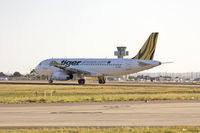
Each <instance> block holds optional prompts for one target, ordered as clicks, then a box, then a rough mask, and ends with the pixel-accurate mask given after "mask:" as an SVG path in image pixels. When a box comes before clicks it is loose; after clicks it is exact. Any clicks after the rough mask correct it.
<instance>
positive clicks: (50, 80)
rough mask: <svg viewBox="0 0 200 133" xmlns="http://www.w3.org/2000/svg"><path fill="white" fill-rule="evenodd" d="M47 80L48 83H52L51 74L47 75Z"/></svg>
mask: <svg viewBox="0 0 200 133" xmlns="http://www.w3.org/2000/svg"><path fill="white" fill-rule="evenodd" d="M48 82H49V84H52V83H53V79H52V77H51V76H48Z"/></svg>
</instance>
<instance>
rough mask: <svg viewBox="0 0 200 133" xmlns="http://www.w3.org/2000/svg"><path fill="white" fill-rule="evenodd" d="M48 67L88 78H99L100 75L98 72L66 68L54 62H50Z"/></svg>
mask: <svg viewBox="0 0 200 133" xmlns="http://www.w3.org/2000/svg"><path fill="white" fill-rule="evenodd" d="M50 65H52V66H55V67H57V68H60V69H62V70H64V71H67V72H69V73H77V74H83V75H88V76H101V74H100V73H98V72H93V71H88V70H83V69H78V68H71V67H67V66H64V65H61V64H60V63H58V62H56V61H52V62H51V63H50Z"/></svg>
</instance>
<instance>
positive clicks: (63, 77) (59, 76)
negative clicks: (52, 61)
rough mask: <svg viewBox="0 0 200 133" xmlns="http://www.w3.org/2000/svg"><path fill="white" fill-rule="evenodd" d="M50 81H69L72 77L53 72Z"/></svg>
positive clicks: (64, 73)
mask: <svg viewBox="0 0 200 133" xmlns="http://www.w3.org/2000/svg"><path fill="white" fill-rule="evenodd" d="M52 79H53V80H70V79H73V75H72V74H68V73H66V72H54V73H53V74H52Z"/></svg>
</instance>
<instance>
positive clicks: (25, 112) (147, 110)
mask: <svg viewBox="0 0 200 133" xmlns="http://www.w3.org/2000/svg"><path fill="white" fill-rule="evenodd" d="M179 125H193V126H197V125H198V126H199V125H200V101H187V100H183V101H153V102H149V103H145V102H143V101H140V102H102V103H99V102H92V103H40V104H1V105H0V127H16V126H21V127H23V126H24V127H25V126H26V127H27V126H28V127H31V126H46V127H50V126H59V127H61V126H65V127H67V126H70V127H71V126H99V127H101V126H102V127H107V126H108V127H112V126H179Z"/></svg>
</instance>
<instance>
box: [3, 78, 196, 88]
mask: <svg viewBox="0 0 200 133" xmlns="http://www.w3.org/2000/svg"><path fill="white" fill-rule="evenodd" d="M0 84H11V85H12V84H13V85H66V86H68V85H73V86H74V85H77V86H78V85H79V84H78V83H77V81H54V83H52V84H49V83H48V81H45V80H42V81H37V80H35V81H34V80H32V81H29V80H24V81H20V80H19V81H17V80H16V81H0ZM79 86H134V87H137V86H138V87H151V86H162V87H174V86H177V87H191V88H192V87H200V84H198V83H173V82H169V83H168V82H157V83H154V82H131V81H130V82H129V81H124V82H118V81H108V82H106V84H98V83H97V81H96V82H95V81H87V82H86V84H85V85H79Z"/></svg>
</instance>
